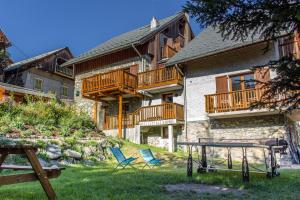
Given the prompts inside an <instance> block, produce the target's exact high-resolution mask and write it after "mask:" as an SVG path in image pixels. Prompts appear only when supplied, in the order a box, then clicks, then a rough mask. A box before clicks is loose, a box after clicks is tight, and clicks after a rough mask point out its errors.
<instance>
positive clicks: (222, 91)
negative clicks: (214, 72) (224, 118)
mask: <svg viewBox="0 0 300 200" xmlns="http://www.w3.org/2000/svg"><path fill="white" fill-rule="evenodd" d="M216 93H217V98H216V110H217V112H223V111H226V110H227V109H228V108H229V98H228V95H229V94H228V78H227V76H219V77H216Z"/></svg>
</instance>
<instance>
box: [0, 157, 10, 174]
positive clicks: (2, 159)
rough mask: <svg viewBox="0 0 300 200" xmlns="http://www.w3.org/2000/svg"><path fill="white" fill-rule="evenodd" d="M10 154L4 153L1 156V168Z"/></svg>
mask: <svg viewBox="0 0 300 200" xmlns="http://www.w3.org/2000/svg"><path fill="white" fill-rule="evenodd" d="M7 155H8V153H3V154H1V156H0V166H1V165H2V164H3V162H4V160H5V158H6V157H7ZM1 171H2V169H0V172H1Z"/></svg>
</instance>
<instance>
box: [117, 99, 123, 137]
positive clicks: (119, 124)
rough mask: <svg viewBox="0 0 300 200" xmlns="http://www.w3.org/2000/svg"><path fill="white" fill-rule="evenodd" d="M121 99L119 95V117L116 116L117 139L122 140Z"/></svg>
mask: <svg viewBox="0 0 300 200" xmlns="http://www.w3.org/2000/svg"><path fill="white" fill-rule="evenodd" d="M122 106H123V97H122V95H119V116H118V137H119V138H122V121H123V119H122V114H123V113H122V111H123V107H122Z"/></svg>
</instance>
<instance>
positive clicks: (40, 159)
mask: <svg viewBox="0 0 300 200" xmlns="http://www.w3.org/2000/svg"><path fill="white" fill-rule="evenodd" d="M38 159H39V162H40V164H41V165H42V167H48V162H47V161H45V160H44V159H42V158H38Z"/></svg>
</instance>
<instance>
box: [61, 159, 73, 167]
mask: <svg viewBox="0 0 300 200" xmlns="http://www.w3.org/2000/svg"><path fill="white" fill-rule="evenodd" d="M71 164H72V161H71V160H61V161H60V162H59V165H62V166H68V165H71Z"/></svg>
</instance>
